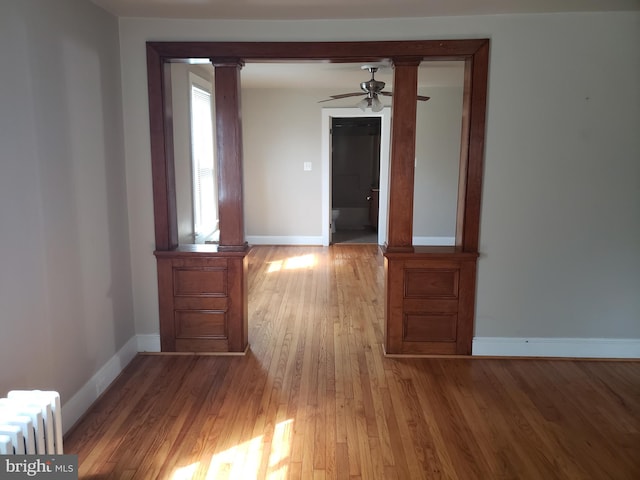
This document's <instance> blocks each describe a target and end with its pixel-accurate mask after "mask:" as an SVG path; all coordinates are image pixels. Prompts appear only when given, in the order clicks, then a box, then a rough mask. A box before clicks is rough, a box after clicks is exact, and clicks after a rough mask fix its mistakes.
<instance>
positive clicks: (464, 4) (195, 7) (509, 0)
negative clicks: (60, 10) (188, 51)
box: [90, 0, 640, 20]
mask: <svg viewBox="0 0 640 480" xmlns="http://www.w3.org/2000/svg"><path fill="white" fill-rule="evenodd" d="M90 1H92V2H93V3H95V4H97V5H99V6H101V7H102V8H104V9H105V10H107V11H109V12H111V13H113V14H114V15H117V16H119V17H163V18H206V19H212V18H218V19H259V20H268V19H282V20H293V19H350V18H403V17H437V16H449V15H452V16H457V15H489V14H502V13H546V12H548V13H553V12H589V11H615V10H640V0H448V1H447V0H90Z"/></svg>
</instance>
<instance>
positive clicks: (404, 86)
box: [386, 58, 421, 252]
mask: <svg viewBox="0 0 640 480" xmlns="http://www.w3.org/2000/svg"><path fill="white" fill-rule="evenodd" d="M420 60H421V59H420V58H403V59H402V60H398V59H395V60H394V79H393V107H392V112H391V168H390V172H389V230H388V234H387V244H386V251H387V252H413V250H414V249H413V179H414V173H415V156H416V111H417V105H416V97H417V95H418V66H419V65H420Z"/></svg>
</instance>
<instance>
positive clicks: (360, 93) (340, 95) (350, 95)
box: [329, 92, 366, 100]
mask: <svg viewBox="0 0 640 480" xmlns="http://www.w3.org/2000/svg"><path fill="white" fill-rule="evenodd" d="M360 95H366V94H365V93H364V92H352V93H341V94H339V95H329V96H330V97H331V98H333V99H334V100H337V99H338V98H347V97H358V96H360Z"/></svg>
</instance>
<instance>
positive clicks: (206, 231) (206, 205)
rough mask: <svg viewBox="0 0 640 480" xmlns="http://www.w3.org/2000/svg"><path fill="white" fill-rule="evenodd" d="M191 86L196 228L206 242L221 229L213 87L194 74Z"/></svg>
mask: <svg viewBox="0 0 640 480" xmlns="http://www.w3.org/2000/svg"><path fill="white" fill-rule="evenodd" d="M190 86H191V164H192V172H193V231H194V234H195V243H205V242H211V241H213V240H215V238H216V237H217V231H218V194H217V190H216V169H215V159H214V144H213V121H212V99H211V86H210V85H207V83H206V82H204V81H203V80H201V79H199V78H198V77H196V76H195V75H190Z"/></svg>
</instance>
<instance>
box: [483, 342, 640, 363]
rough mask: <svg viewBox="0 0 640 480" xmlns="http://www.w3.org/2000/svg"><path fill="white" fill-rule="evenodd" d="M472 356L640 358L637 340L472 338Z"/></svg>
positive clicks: (639, 344) (639, 343)
mask: <svg viewBox="0 0 640 480" xmlns="http://www.w3.org/2000/svg"><path fill="white" fill-rule="evenodd" d="M472 355H474V356H490V357H555V358H565V357H566V358H635V359H637V358H640V339H619V338H515V337H513V338H512V337H475V338H474V339H473V345H472Z"/></svg>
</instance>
